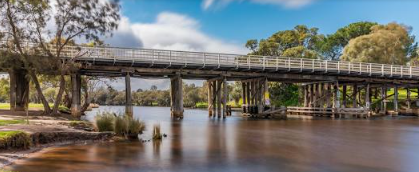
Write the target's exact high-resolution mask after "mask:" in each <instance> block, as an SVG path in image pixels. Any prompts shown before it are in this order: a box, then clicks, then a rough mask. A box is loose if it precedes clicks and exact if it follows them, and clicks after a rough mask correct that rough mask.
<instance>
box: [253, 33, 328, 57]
mask: <svg viewBox="0 0 419 172" xmlns="http://www.w3.org/2000/svg"><path fill="white" fill-rule="evenodd" d="M317 32H318V29H317V28H308V27H307V26H305V25H298V26H296V27H294V29H293V30H285V31H279V32H277V33H275V34H273V35H272V36H271V37H269V38H268V39H262V40H260V41H259V45H257V40H249V41H248V42H247V43H246V47H247V48H249V49H251V50H252V53H251V54H254V55H267V56H285V55H284V53H285V52H287V50H288V52H287V54H286V55H287V56H288V57H303V58H316V57H317V55H315V54H317V53H315V52H314V51H313V50H316V48H317V44H318V42H319V41H320V40H322V38H323V37H324V36H323V35H319V34H318V33H317ZM256 45H257V46H256ZM296 47H298V48H296ZM289 49H290V50H289Z"/></svg>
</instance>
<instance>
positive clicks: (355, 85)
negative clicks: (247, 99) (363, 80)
mask: <svg viewBox="0 0 419 172" xmlns="http://www.w3.org/2000/svg"><path fill="white" fill-rule="evenodd" d="M357 94H358V85H357V84H354V85H353V88H352V107H353V108H357V107H358V102H357V100H356V95H357Z"/></svg>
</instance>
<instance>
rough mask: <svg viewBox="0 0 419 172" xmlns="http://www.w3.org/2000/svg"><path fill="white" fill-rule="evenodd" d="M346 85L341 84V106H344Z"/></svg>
mask: <svg viewBox="0 0 419 172" xmlns="http://www.w3.org/2000/svg"><path fill="white" fill-rule="evenodd" d="M346 91H347V90H346V85H342V108H345V107H346V96H347V94H346V93H347V92H346Z"/></svg>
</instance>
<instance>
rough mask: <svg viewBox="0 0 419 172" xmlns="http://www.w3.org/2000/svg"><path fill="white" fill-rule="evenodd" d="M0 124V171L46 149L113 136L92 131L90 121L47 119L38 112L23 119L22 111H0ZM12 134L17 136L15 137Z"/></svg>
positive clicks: (103, 139) (102, 139) (31, 113)
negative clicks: (0, 147) (0, 135)
mask: <svg viewBox="0 0 419 172" xmlns="http://www.w3.org/2000/svg"><path fill="white" fill-rule="evenodd" d="M0 121H2V123H0V134H2V133H3V137H1V138H0V141H1V142H2V143H1V145H2V148H3V149H1V150H0V168H2V167H4V166H7V165H10V164H11V163H13V162H15V161H16V160H18V159H22V158H25V157H27V156H29V155H30V154H32V153H35V152H38V151H40V150H42V149H44V148H47V147H52V146H60V145H69V144H80V143H86V142H98V141H107V140H109V139H111V138H112V136H113V134H112V133H107V132H93V131H94V129H93V126H92V125H91V124H90V123H89V122H86V121H78V120H76V119H75V118H73V117H72V116H71V115H65V114H63V115H59V116H46V115H42V112H41V111H30V113H29V115H28V116H26V114H25V113H24V112H10V111H3V110H0ZM27 122H29V124H28V123H27ZM9 133H11V134H9ZM13 134H20V135H19V136H18V137H14V135H13Z"/></svg>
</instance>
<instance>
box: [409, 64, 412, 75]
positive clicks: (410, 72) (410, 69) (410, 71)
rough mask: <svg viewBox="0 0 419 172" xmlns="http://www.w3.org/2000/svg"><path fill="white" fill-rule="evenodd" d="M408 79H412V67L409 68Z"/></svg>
mask: <svg viewBox="0 0 419 172" xmlns="http://www.w3.org/2000/svg"><path fill="white" fill-rule="evenodd" d="M409 78H412V66H410V67H409Z"/></svg>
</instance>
